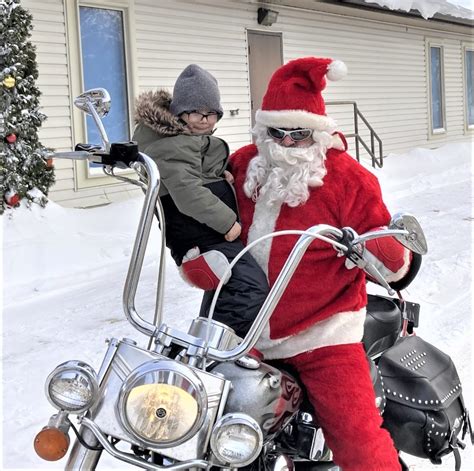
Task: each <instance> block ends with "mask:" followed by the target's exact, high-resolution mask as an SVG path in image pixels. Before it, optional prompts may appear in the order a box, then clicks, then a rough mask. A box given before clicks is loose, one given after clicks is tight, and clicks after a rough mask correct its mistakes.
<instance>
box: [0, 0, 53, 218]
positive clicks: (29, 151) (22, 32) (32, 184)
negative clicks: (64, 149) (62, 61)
mask: <svg viewBox="0 0 474 471" xmlns="http://www.w3.org/2000/svg"><path fill="white" fill-rule="evenodd" d="M31 21H32V17H31V14H30V13H29V12H28V11H27V10H25V9H24V8H23V7H22V6H20V0H0V191H1V200H0V214H1V213H3V212H4V211H5V209H6V208H9V207H14V206H17V205H18V204H19V201H20V200H25V201H27V202H28V203H29V202H31V201H34V202H37V203H39V204H41V205H42V206H44V205H45V204H46V202H47V199H46V195H47V194H48V190H49V188H50V186H51V185H52V184H53V183H54V171H53V168H52V160H51V159H48V153H49V152H48V149H46V148H45V147H43V146H42V145H41V143H40V142H39V139H38V128H39V127H40V126H41V123H42V122H43V121H44V120H45V119H46V116H45V115H44V114H43V113H41V112H40V111H39V96H40V92H39V90H38V88H37V87H36V85H35V81H36V79H37V78H38V67H37V64H36V53H35V48H34V46H33V44H32V43H31V41H30V40H29V38H30V36H31V29H32V24H31Z"/></svg>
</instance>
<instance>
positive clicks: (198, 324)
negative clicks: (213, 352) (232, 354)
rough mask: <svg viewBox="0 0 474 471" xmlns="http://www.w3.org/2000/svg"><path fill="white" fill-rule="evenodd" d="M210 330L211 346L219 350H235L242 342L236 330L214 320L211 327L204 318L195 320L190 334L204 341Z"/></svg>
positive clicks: (190, 328) (189, 331)
mask: <svg viewBox="0 0 474 471" xmlns="http://www.w3.org/2000/svg"><path fill="white" fill-rule="evenodd" d="M208 329H210V333H209V346H210V347H213V348H216V349H218V350H228V349H229V348H234V347H236V346H237V345H238V344H239V342H240V341H241V340H242V339H241V338H240V337H239V336H238V335H237V334H236V333H235V331H234V329H231V328H230V327H228V326H227V325H225V324H222V323H221V322H218V321H216V320H214V319H212V320H211V326H210V327H209V321H208V319H206V318H204V317H197V318H196V319H194V320H193V322H192V324H191V326H190V327H189V330H188V334H189V335H192V336H193V337H195V338H199V339H201V340H203V341H204V339H205V338H206V335H207V334H208Z"/></svg>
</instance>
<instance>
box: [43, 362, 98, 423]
mask: <svg viewBox="0 0 474 471" xmlns="http://www.w3.org/2000/svg"><path fill="white" fill-rule="evenodd" d="M65 372H70V373H72V374H74V373H75V374H76V375H82V376H85V377H86V378H87V380H88V381H89V385H90V387H91V390H92V399H91V401H89V403H87V404H86V405H85V406H83V407H81V408H80V409H74V410H69V409H65V408H64V407H63V406H62V405H61V404H56V403H55V402H54V400H53V398H52V397H51V392H50V386H51V383H52V381H53V379H55V378H57V377H58V376H59V375H61V374H62V373H65ZM44 388H45V395H46V398H47V399H48V401H49V403H50V404H51V405H52V406H53V407H54V408H55V409H58V410H59V411H66V412H67V413H69V414H82V413H83V412H85V411H86V410H88V409H90V408H91V407H92V406H93V405H94V404H95V402H96V401H97V399H98V396H99V383H98V380H97V373H96V372H95V370H94V368H92V366H90V365H89V364H87V363H86V362H84V361H81V360H69V361H66V362H64V363H61V364H60V365H58V366H56V368H54V370H53V371H52V372H51V373H50V374H49V375H48V377H47V378H46V382H45V385H44Z"/></svg>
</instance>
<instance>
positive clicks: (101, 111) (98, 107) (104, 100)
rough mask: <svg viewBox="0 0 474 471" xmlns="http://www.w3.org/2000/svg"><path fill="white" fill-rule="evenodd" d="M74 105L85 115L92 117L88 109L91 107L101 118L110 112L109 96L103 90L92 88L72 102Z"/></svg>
mask: <svg viewBox="0 0 474 471" xmlns="http://www.w3.org/2000/svg"><path fill="white" fill-rule="evenodd" d="M74 105H75V106H77V107H78V108H79V109H80V110H82V111H84V112H85V113H87V114H91V115H93V112H92V110H91V108H90V107H91V106H92V107H93V108H94V109H95V111H96V112H97V114H98V115H99V116H100V117H101V118H103V117H104V116H107V114H108V112H109V111H110V106H111V100H110V95H109V92H108V91H107V90H106V89H105V88H92V89H90V90H87V91H86V92H84V93H82V94H81V95H79V96H78V97H77V98H76V99H75V100H74Z"/></svg>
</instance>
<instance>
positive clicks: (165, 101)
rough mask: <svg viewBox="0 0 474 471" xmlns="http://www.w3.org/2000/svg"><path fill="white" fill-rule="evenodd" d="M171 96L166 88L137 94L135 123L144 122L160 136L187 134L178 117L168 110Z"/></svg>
mask: <svg viewBox="0 0 474 471" xmlns="http://www.w3.org/2000/svg"><path fill="white" fill-rule="evenodd" d="M171 100H172V96H171V93H169V92H168V91H166V90H156V91H148V92H144V93H142V94H140V95H139V97H138V98H137V102H136V106H135V117H134V119H135V124H144V125H145V126H148V127H149V128H151V129H153V131H155V132H156V133H158V134H159V135H161V136H176V135H178V134H188V131H187V129H186V127H185V126H184V125H183V124H182V123H181V122H180V120H179V118H178V117H177V116H175V115H174V114H173V113H171V111H170V104H171Z"/></svg>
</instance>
